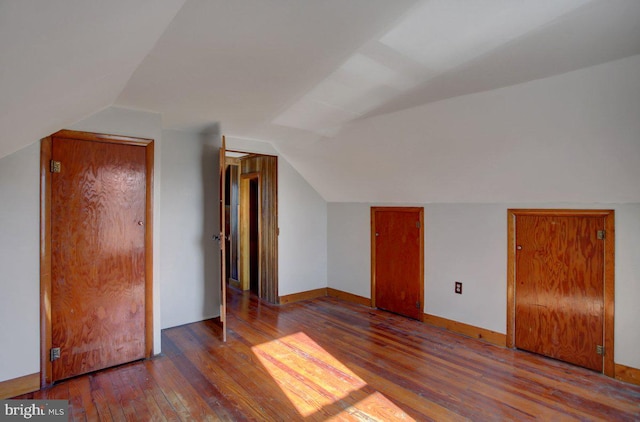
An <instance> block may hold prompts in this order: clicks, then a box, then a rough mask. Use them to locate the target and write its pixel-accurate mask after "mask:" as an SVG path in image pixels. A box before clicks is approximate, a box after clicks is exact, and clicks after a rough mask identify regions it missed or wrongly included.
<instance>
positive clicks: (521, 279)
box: [515, 215, 605, 372]
mask: <svg viewBox="0 0 640 422" xmlns="http://www.w3.org/2000/svg"><path fill="white" fill-rule="evenodd" d="M604 224H605V223H604V217H598V216H533V215H519V216H517V217H516V239H515V240H516V242H515V243H516V293H515V296H516V299H515V345H516V347H518V348H520V349H524V350H529V351H531V352H535V353H539V354H542V355H546V356H549V357H552V358H556V359H560V360H563V361H566V362H570V363H573V364H576V365H579V366H583V367H586V368H590V369H594V370H596V371H600V372H601V371H602V368H603V356H602V354H601V350H602V349H601V348H602V346H603V345H604V343H603V321H604V319H603V318H604V316H603V306H604V241H603V240H602V237H603V234H602V233H604Z"/></svg>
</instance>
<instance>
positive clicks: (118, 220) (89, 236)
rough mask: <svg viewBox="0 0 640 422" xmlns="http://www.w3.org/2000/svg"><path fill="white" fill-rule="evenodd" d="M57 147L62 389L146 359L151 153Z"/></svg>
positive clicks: (55, 335) (55, 336) (55, 338)
mask: <svg viewBox="0 0 640 422" xmlns="http://www.w3.org/2000/svg"><path fill="white" fill-rule="evenodd" d="M51 146H52V149H51V157H52V159H53V160H54V161H57V162H59V163H60V170H59V172H53V173H52V174H51V346H52V347H53V348H60V358H59V359H56V360H53V362H52V364H51V365H52V368H51V370H52V381H56V380H60V379H64V378H68V377H72V376H75V375H78V374H83V373H87V372H91V371H95V370H98V369H103V368H106V367H109V366H114V365H118V364H122V363H125V362H130V361H133V360H136V359H141V358H144V357H145V354H146V353H145V351H146V350H147V349H146V337H145V328H146V325H145V321H146V320H145V313H146V311H147V309H146V303H145V294H146V283H145V280H146V279H145V277H146V260H147V256H146V246H145V238H146V233H145V229H146V216H147V206H146V204H147V198H146V194H147V180H146V150H145V147H143V146H137V145H126V144H114V143H109V142H93V141H88V140H79V139H71V138H63V137H55V136H54V137H53V140H52V144H51ZM45 300H46V299H45ZM45 306H46V304H45Z"/></svg>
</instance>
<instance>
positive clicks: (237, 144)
mask: <svg viewBox="0 0 640 422" xmlns="http://www.w3.org/2000/svg"><path fill="white" fill-rule="evenodd" d="M227 149H230V150H237V151H247V152H255V153H261V154H268V155H277V156H278V226H279V228H280V236H279V237H278V294H279V295H280V296H285V295H289V294H293V293H299V292H304V291H308V290H314V289H319V288H323V287H327V203H326V202H325V201H324V199H322V197H321V196H320V195H319V194H318V193H317V192H316V191H315V190H314V189H313V188H312V187H311V186H310V185H309V184H308V183H307V182H306V181H305V180H304V179H303V178H302V176H300V174H299V173H298V172H297V171H296V170H295V169H294V168H293V167H291V165H290V164H289V162H288V161H287V160H286V158H285V157H283V156H281V155H280V154H279V153H278V152H277V151H276V150H275V149H273V147H271V145H270V144H267V143H264V142H257V141H251V140H246V139H237V138H229V137H227Z"/></svg>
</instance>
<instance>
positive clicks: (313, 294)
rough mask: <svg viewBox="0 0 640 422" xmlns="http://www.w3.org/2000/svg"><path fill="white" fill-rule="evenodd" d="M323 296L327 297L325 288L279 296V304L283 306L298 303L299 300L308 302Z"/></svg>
mask: <svg viewBox="0 0 640 422" xmlns="http://www.w3.org/2000/svg"><path fill="white" fill-rule="evenodd" d="M325 296H327V288H326V287H323V288H321V289H315V290H307V291H306V292H300V293H294V294H291V295H286V296H280V304H281V305H285V304H287V303H293V302H300V301H301V300H309V299H315V298H318V297H325Z"/></svg>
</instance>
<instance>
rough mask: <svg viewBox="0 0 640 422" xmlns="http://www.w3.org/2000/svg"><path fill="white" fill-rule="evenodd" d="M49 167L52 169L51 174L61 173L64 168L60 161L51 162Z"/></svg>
mask: <svg viewBox="0 0 640 422" xmlns="http://www.w3.org/2000/svg"><path fill="white" fill-rule="evenodd" d="M49 166H50V169H51V173H60V169H61V168H62V164H61V163H60V161H55V160H51V161H50V162H49Z"/></svg>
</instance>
